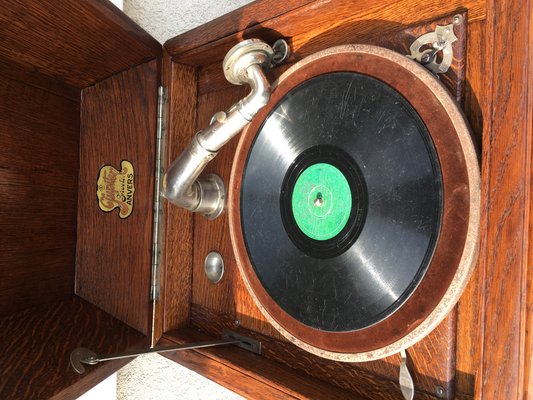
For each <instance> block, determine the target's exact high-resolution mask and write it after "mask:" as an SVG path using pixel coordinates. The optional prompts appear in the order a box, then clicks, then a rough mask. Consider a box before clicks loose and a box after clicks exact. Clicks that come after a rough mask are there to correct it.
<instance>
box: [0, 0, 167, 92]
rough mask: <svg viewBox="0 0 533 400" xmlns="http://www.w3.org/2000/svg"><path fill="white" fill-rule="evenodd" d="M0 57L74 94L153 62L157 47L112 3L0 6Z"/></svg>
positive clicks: (6, 2) (49, 1) (5, 2)
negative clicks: (63, 85)
mask: <svg viewBox="0 0 533 400" xmlns="http://www.w3.org/2000/svg"><path fill="white" fill-rule="evenodd" d="M0 9H1V10H2V13H0V37H1V38H2V41H1V42H0V53H1V54H2V57H5V58H6V59H8V60H10V61H11V63H12V64H16V65H18V67H19V68H21V69H23V70H28V71H37V72H38V73H40V74H43V75H46V76H50V77H53V78H55V79H57V80H60V81H62V82H65V83H67V84H68V85H72V86H75V87H78V88H83V87H86V86H89V85H91V84H94V83H96V82H98V81H100V80H102V79H104V78H107V77H109V76H111V75H112V74H114V73H117V72H119V71H122V70H125V69H127V68H129V67H130V66H132V65H137V64H141V63H142V62H145V61H147V60H150V59H153V58H156V57H157V56H158V55H159V54H160V51H161V46H160V44H159V43H158V42H157V41H156V40H155V39H153V38H152V37H150V35H148V34H147V33H146V32H145V31H143V30H142V29H141V28H140V27H139V26H137V25H136V24H135V23H134V22H133V21H131V20H130V19H129V18H128V17H127V16H126V15H125V14H123V13H122V12H121V11H120V10H119V9H118V8H116V7H115V6H114V5H113V4H112V3H111V2H107V1H101V0H87V1H80V2H72V1H67V0H60V1H54V0H44V1H30V2H27V1H11V0H2V1H0Z"/></svg>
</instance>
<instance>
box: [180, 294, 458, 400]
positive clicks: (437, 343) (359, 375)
mask: <svg viewBox="0 0 533 400" xmlns="http://www.w3.org/2000/svg"><path fill="white" fill-rule="evenodd" d="M191 320H192V326H193V327H195V328H198V329H200V330H201V331H203V332H206V333H207V334H209V335H210V336H214V337H219V336H221V335H222V331H223V330H224V329H228V330H231V331H239V332H241V333H242V334H244V335H245V336H250V337H253V338H256V339H257V340H259V341H261V343H262V346H263V351H262V354H263V356H264V357H266V358H268V359H270V360H272V361H276V362H279V363H281V364H284V365H286V366H288V367H291V368H294V369H296V370H299V371H304V372H305V373H306V374H308V375H310V376H312V377H314V378H316V379H320V380H325V381H327V382H330V383H333V384H335V385H336V386H339V387H341V388H343V389H345V390H349V391H353V392H354V393H358V394H364V393H366V391H368V390H370V391H371V392H374V391H375V390H377V389H376V388H373V386H374V385H376V379H377V380H378V381H380V382H385V383H386V384H385V386H384V387H386V390H385V389H383V391H387V392H388V391H390V392H391V393H393V394H394V393H399V391H398V387H397V380H398V373H399V361H400V357H399V355H395V356H392V357H387V358H385V359H382V360H379V361H373V362H367V363H346V362H335V361H331V360H327V359H324V358H321V357H318V356H315V355H313V354H310V353H308V352H306V351H304V350H302V349H300V348H299V347H297V346H295V345H293V344H291V343H289V342H287V341H286V340H285V339H276V338H272V335H264V334H262V333H259V332H257V331H253V330H250V329H248V328H245V327H243V323H242V322H241V320H239V319H237V318H235V315H233V314H220V313H219V312H218V311H215V310H209V309H206V308H204V307H201V306H198V305H194V304H193V306H192V319H191ZM454 328H455V321H454V320H453V318H449V319H447V320H445V321H444V322H443V323H442V324H441V325H440V326H439V327H438V328H437V330H436V331H435V332H433V333H432V334H431V335H429V336H428V338H427V339H425V340H424V341H422V342H420V343H418V344H417V345H415V346H413V347H412V348H410V349H409V350H408V353H409V369H410V372H411V375H412V376H413V380H414V383H415V388H416V390H417V392H419V393H425V394H426V395H429V396H432V395H434V393H435V388H436V387H437V386H440V387H442V388H443V389H445V390H446V395H445V396H444V398H449V399H453V398H454V393H453V390H454V385H453V378H454V372H455V371H454V370H453V369H450V368H449V362H450V361H451V362H453V351H454V346H453V345H451V346H449V348H448V347H446V346H445V345H444V343H443V340H442V336H443V331H445V330H450V329H454ZM453 333H454V331H453V332H452V335H450V334H449V332H446V336H445V337H448V338H449V340H451V341H454V340H455V338H454V336H453ZM443 351H444V352H446V353H449V354H442V352H443ZM435 354H442V357H450V358H451V360H445V362H441V363H436V362H434V361H432V357H431V356H430V355H433V357H434V356H435ZM439 365H440V367H441V368H442V370H441V371H438V370H436V367H438V366H439ZM428 371H429V372H430V373H432V375H424V373H426V372H428ZM445 377H447V379H448V380H446V379H445ZM367 386H368V387H367ZM362 387H364V391H363V392H361V393H360V390H362V389H361V388H362ZM371 388H372V389H371Z"/></svg>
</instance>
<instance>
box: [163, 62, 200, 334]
mask: <svg viewBox="0 0 533 400" xmlns="http://www.w3.org/2000/svg"><path fill="white" fill-rule="evenodd" d="M164 61H165V62H166V66H165V68H168V72H167V73H166V74H165V75H164V79H165V83H166V86H167V87H168V88H169V91H168V110H170V112H169V115H168V119H167V120H168V126H167V137H168V140H167V149H166V160H165V165H166V166H168V165H170V163H171V162H172V161H173V160H174V159H175V158H176V157H177V156H178V155H179V154H180V153H181V152H182V151H183V149H184V148H185V147H186V146H187V145H188V144H189V142H190V140H191V132H195V125H196V111H195V110H196V106H197V96H196V93H197V92H196V88H197V72H196V69H195V68H193V67H190V66H186V65H181V64H178V63H172V62H171V60H170V57H168V55H167V56H166V57H165V59H164ZM164 215H166V218H165V221H164V224H165V228H164V229H165V235H164V237H165V241H164V285H163V289H162V290H163V291H164V294H163V299H162V301H163V302H164V305H163V309H164V311H163V313H164V322H163V332H166V331H168V330H172V329H177V328H181V327H186V326H188V325H189V319H190V304H191V290H192V254H193V237H192V232H193V216H192V213H190V212H189V211H187V210H184V209H181V208H179V207H175V206H173V205H170V204H169V203H168V202H166V201H165V205H164Z"/></svg>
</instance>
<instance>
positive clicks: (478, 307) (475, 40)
mask: <svg viewBox="0 0 533 400" xmlns="http://www.w3.org/2000/svg"><path fill="white" fill-rule="evenodd" d="M484 34H485V21H477V22H474V23H472V24H470V25H469V26H468V44H467V48H468V50H469V54H468V57H467V59H466V61H467V66H466V73H467V77H466V90H465V100H464V110H465V113H466V115H467V118H468V120H469V122H470V126H471V128H472V133H473V134H474V139H475V142H476V144H477V145H478V149H479V152H480V157H482V158H483V159H485V158H486V156H487V152H488V149H487V148H484V152H483V155H481V142H482V137H483V129H484V126H483V119H484V117H485V112H486V110H487V108H486V104H487V98H486V95H485V92H484V91H485V76H486V71H485V62H484V59H485V52H486V49H485V41H484ZM482 186H483V189H482V190H483V191H484V192H486V181H483V182H482ZM482 207H483V205H482ZM482 215H485V216H486V215H487V210H486V208H482ZM486 224H487V219H486V217H485V218H482V220H481V225H482V226H481V242H482V243H484V242H485V235H484V232H485V231H486ZM481 248H483V245H481ZM480 253H481V254H480V257H479V260H478V265H477V267H476V269H475V270H474V273H473V275H472V278H471V279H470V283H469V284H468V286H467V287H466V289H465V291H464V293H463V296H462V297H461V299H460V300H459V303H458V305H457V354H456V355H457V358H456V359H457V365H456V368H457V371H458V373H457V376H456V395H461V394H466V395H470V396H473V395H474V393H475V385H476V376H478V375H479V374H478V371H479V359H480V356H481V347H482V310H483V304H484V300H483V299H484V291H483V287H484V281H485V278H484V270H483V259H484V257H485V255H484V253H483V252H482V251H481V252H480Z"/></svg>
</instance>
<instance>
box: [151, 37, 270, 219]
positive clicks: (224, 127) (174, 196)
mask: <svg viewBox="0 0 533 400" xmlns="http://www.w3.org/2000/svg"><path fill="white" fill-rule="evenodd" d="M271 57H272V49H271V48H270V46H268V45H267V44H266V43H264V42H262V41H260V40H257V39H250V40H246V41H243V42H241V43H239V44H238V45H236V46H234V47H233V48H232V49H231V50H230V51H229V52H228V54H227V55H226V58H225V59H224V73H225V75H226V78H227V79H228V80H229V81H230V82H231V83H234V84H245V83H246V84H248V85H250V87H251V92H250V94H249V95H248V96H246V97H245V98H244V99H242V100H240V101H239V102H237V103H236V104H234V105H233V106H232V107H231V108H230V109H229V110H228V111H227V112H218V113H216V114H215V115H214V116H213V118H212V120H211V124H210V125H209V126H208V127H207V128H206V129H205V130H203V131H201V132H199V133H197V134H196V135H195V137H194V139H193V140H192V142H191V143H190V144H189V146H188V147H187V148H186V149H185V150H184V151H183V153H181V155H180V156H179V157H178V158H177V159H176V160H174V162H173V163H172V164H171V165H170V167H169V168H168V170H167V172H166V173H165V176H164V177H163V184H162V191H161V195H162V196H163V197H165V198H166V199H167V200H168V201H170V202H171V203H173V204H176V205H177V206H180V207H183V208H185V209H187V210H190V211H193V212H199V213H202V214H203V215H204V216H206V217H207V218H211V219H213V218H216V217H218V216H219V215H220V213H221V212H222V211H223V209H224V201H225V189H224V183H223V182H222V180H221V179H220V178H219V177H218V176H217V175H214V174H210V175H208V176H207V177H206V178H205V179H199V177H200V174H201V173H202V171H203V170H204V168H205V166H206V165H207V163H208V162H209V161H211V160H212V159H213V158H214V157H215V156H216V155H217V152H218V151H219V150H220V148H221V147H222V146H224V144H226V143H227V142H228V141H229V140H230V139H231V138H233V137H234V136H235V135H237V134H238V133H239V132H241V131H242V129H243V128H244V127H245V126H246V125H248V123H249V122H250V121H251V119H252V118H253V117H254V116H255V115H256V114H257V112H258V111H259V110H260V109H261V108H263V107H264V106H265V105H266V104H267V103H268V100H269V99H270V84H269V83H268V80H267V79H266V77H265V75H264V73H263V70H262V67H268V66H269V65H270V60H271Z"/></svg>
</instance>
